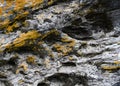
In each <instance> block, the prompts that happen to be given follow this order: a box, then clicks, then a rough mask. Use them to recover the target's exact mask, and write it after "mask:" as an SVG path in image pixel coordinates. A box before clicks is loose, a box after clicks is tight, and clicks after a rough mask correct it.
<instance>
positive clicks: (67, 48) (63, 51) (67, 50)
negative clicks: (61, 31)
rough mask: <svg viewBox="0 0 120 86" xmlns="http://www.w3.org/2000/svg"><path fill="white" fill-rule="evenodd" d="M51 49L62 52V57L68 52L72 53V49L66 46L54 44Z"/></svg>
mask: <svg viewBox="0 0 120 86" xmlns="http://www.w3.org/2000/svg"><path fill="white" fill-rule="evenodd" d="M53 47H54V48H55V49H56V50H57V51H58V52H62V53H63V55H67V54H68V53H69V52H71V51H72V48H70V47H68V46H66V45H60V44H54V45H53Z"/></svg>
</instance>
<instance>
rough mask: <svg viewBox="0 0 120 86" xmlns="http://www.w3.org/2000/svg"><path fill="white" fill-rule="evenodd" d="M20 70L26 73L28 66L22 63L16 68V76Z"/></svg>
mask: <svg viewBox="0 0 120 86" xmlns="http://www.w3.org/2000/svg"><path fill="white" fill-rule="evenodd" d="M21 68H22V69H23V70H24V71H27V69H28V65H27V64H26V63H22V64H20V65H19V66H18V69H17V70H16V74H18V73H19V72H20V70H21Z"/></svg>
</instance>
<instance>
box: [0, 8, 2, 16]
mask: <svg viewBox="0 0 120 86" xmlns="http://www.w3.org/2000/svg"><path fill="white" fill-rule="evenodd" d="M0 15H2V7H0Z"/></svg>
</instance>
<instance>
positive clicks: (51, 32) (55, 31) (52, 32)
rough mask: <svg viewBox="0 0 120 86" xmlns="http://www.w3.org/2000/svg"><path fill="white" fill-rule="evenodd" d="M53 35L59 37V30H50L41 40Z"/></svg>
mask: <svg viewBox="0 0 120 86" xmlns="http://www.w3.org/2000/svg"><path fill="white" fill-rule="evenodd" d="M51 34H55V35H59V32H58V31H57V30H55V29H53V30H50V31H49V32H47V33H45V34H43V35H42V37H41V39H42V40H43V39H45V38H46V37H48V36H49V35H51Z"/></svg>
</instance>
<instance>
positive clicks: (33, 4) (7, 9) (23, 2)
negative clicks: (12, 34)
mask: <svg viewBox="0 0 120 86" xmlns="http://www.w3.org/2000/svg"><path fill="white" fill-rule="evenodd" d="M54 1H55V0H50V1H48V2H46V1H44V0H0V4H2V6H1V7H0V16H1V17H4V18H5V20H0V26H1V27H0V28H1V29H6V28H7V29H10V30H9V31H13V29H12V24H13V22H15V21H17V22H19V21H18V20H21V18H26V17H27V15H28V14H30V12H31V11H33V10H36V9H39V8H42V7H43V6H44V3H45V4H46V5H47V4H48V5H50V4H52V3H53V2H54ZM4 3H6V4H4ZM11 15H14V16H13V17H12V18H13V19H12V21H10V20H9V19H10V16H11ZM13 28H14V27H13ZM7 32H8V31H7Z"/></svg>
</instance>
